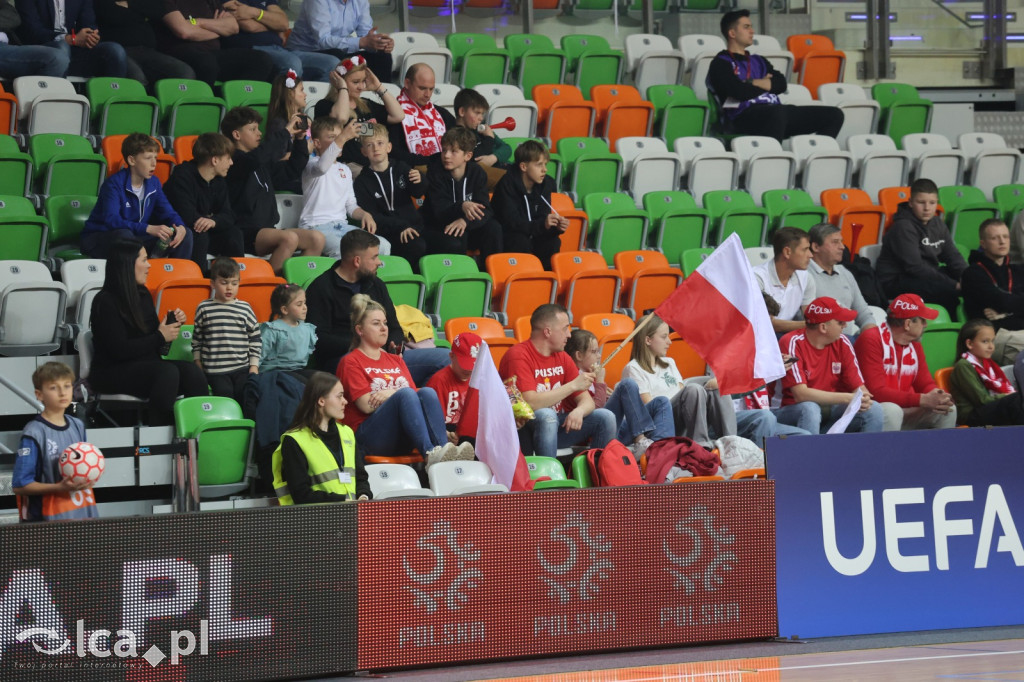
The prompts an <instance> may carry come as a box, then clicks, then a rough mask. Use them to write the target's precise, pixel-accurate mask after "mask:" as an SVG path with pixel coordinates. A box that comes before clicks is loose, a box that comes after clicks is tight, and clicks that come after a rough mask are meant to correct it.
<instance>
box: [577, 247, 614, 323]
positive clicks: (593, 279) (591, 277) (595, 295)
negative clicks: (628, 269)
mask: <svg viewBox="0 0 1024 682" xmlns="http://www.w3.org/2000/svg"><path fill="white" fill-rule="evenodd" d="M598 255H600V254H598ZM602 262H603V259H602ZM621 287H622V279H621V278H620V277H619V273H618V271H617V270H609V269H608V268H607V267H604V268H601V269H594V270H585V271H583V272H577V273H576V274H575V275H573V276H572V277H571V278H570V279H569V282H568V284H567V285H566V292H565V298H564V305H565V307H566V309H567V310H568V311H569V317H570V319H571V321H572V322H573V323H574V324H576V323H578V322H577V321H578V320H582V319H583V318H584V317H585V316H587V315H592V314H594V313H597V314H600V315H607V314H608V313H611V312H613V311H614V310H615V308H616V307H617V306H618V304H619V291H620V289H621Z"/></svg>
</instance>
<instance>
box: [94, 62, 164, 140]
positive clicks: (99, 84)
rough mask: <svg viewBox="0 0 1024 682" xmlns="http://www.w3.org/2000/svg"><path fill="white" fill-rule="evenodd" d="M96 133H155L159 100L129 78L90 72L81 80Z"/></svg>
mask: <svg viewBox="0 0 1024 682" xmlns="http://www.w3.org/2000/svg"><path fill="white" fill-rule="evenodd" d="M85 93H86V95H87V96H88V98H89V103H90V106H91V109H92V119H93V129H94V130H95V131H96V135H97V136H98V137H106V136H107V135H126V134H128V133H146V134H147V135H156V126H157V121H158V120H159V114H160V103H159V102H157V101H156V97H151V96H150V95H148V94H146V87H145V86H144V85H143V84H142V83H140V82H139V81H137V80H133V79H131V78H106V77H100V76H94V77H93V78H90V79H89V80H87V81H86V82H85Z"/></svg>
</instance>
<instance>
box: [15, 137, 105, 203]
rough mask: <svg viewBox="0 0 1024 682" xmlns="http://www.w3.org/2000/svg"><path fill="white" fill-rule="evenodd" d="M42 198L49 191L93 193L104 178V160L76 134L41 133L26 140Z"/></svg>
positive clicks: (97, 189) (55, 192)
mask: <svg viewBox="0 0 1024 682" xmlns="http://www.w3.org/2000/svg"><path fill="white" fill-rule="evenodd" d="M28 149H29V154H31V155H32V166H33V168H34V169H35V176H36V183H37V186H38V187H39V190H40V193H41V195H42V198H45V197H47V196H50V195H51V194H89V195H92V196H96V195H97V194H98V193H99V190H100V184H101V183H102V182H103V179H104V178H105V177H106V171H107V160H106V159H105V158H103V157H102V156H101V155H99V154H96V153H95V152H93V150H92V145H91V144H89V141H88V140H87V139H85V138H84V137H79V136H78V135H62V134H57V133H40V134H37V135H33V136H32V137H31V138H30V139H29V141H28Z"/></svg>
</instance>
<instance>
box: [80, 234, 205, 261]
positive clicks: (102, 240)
mask: <svg viewBox="0 0 1024 682" xmlns="http://www.w3.org/2000/svg"><path fill="white" fill-rule="evenodd" d="M120 239H135V240H138V241H141V242H142V245H143V246H145V247H146V253H148V254H149V257H150V258H184V259H185V260H191V259H192V230H190V229H188V228H185V238H184V239H182V240H181V243H180V244H178V245H177V246H176V247H174V248H169V249H167V250H166V251H164V252H162V253H161V252H160V249H159V244H160V240H158V239H157V238H156V237H154V236H152V235H149V234H147V235H146V236H145V237H142V238H140V237H139V236H138V235H137V234H135V233H134V232H132V231H131V230H107V231H105V232H86V233H85V234H83V235H82V241H81V247H82V253H84V254H85V255H87V256H89V257H90V258H106V257H107V253H108V252H109V251H110V246H111V244H113V243H114V242H116V241H118V240H120Z"/></svg>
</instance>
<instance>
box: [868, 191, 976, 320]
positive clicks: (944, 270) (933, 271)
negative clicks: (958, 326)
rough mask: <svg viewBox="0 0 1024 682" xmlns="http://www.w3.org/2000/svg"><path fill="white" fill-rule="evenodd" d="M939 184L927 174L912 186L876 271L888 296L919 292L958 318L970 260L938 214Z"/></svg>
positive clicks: (883, 245)
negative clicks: (965, 258) (966, 259)
mask: <svg viewBox="0 0 1024 682" xmlns="http://www.w3.org/2000/svg"><path fill="white" fill-rule="evenodd" d="M938 206H939V188H938V187H936V186H935V183H934V182H932V181H931V180H928V179H927V178H919V179H917V180H915V181H914V183H913V184H912V185H911V186H910V201H908V202H904V203H902V204H900V206H899V208H898V209H897V210H896V217H895V218H894V219H893V223H892V227H890V228H889V231H888V232H886V233H885V236H884V237H883V238H882V252H881V254H879V256H878V264H877V265H875V272H877V273H878V281H879V282H881V284H882V287H883V288H884V289H885V294H886V295H887V296H889V297H890V298H896V297H897V296H899V295H900V294H917V295H918V296H920V297H921V298H923V299H924V300H925V301H927V302H928V303H938V304H939V305H941V306H943V307H945V308H946V310H948V311H949V314H950V315H952V316H954V317H955V316H956V309H957V304H958V303H959V300H960V275H962V274H963V272H964V270H966V269H967V262H966V261H965V260H964V257H963V256H961V255H960V252H959V251H957V248H956V244H954V243H953V237H952V236H951V235H950V234H949V229H948V228H947V227H946V223H945V222H943V220H942V217H941V216H939V214H938Z"/></svg>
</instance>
